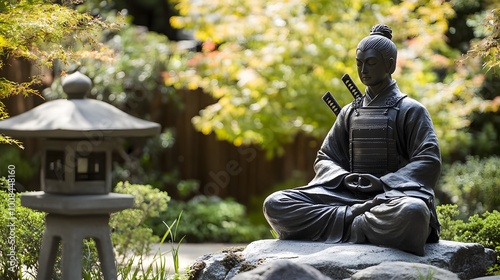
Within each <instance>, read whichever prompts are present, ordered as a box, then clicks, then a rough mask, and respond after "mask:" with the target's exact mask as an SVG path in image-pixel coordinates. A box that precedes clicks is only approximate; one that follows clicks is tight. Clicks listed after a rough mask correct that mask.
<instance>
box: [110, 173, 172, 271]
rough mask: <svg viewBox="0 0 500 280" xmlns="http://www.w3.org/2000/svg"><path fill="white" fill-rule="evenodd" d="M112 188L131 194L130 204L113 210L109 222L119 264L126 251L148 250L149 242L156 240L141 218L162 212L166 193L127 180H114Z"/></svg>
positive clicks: (165, 203)
mask: <svg viewBox="0 0 500 280" xmlns="http://www.w3.org/2000/svg"><path fill="white" fill-rule="evenodd" d="M114 191H115V192H117V193H122V194H130V195H133V196H134V207H133V208H132V209H125V210H123V211H120V212H117V213H113V214H112V215H111V220H110V222H109V224H110V226H111V228H113V233H112V235H111V237H112V240H113V244H114V247H115V250H116V252H117V255H118V261H119V263H123V262H124V261H125V258H126V256H127V255H128V254H129V253H132V254H134V255H140V256H142V255H144V254H147V253H149V251H150V250H151V245H152V244H153V243H156V242H159V241H160V239H159V237H158V236H156V235H154V234H153V230H152V229H151V228H149V227H148V226H147V224H146V223H145V221H146V220H147V219H151V218H155V217H158V216H159V215H160V213H162V212H165V211H166V210H167V203H168V202H169V201H170V196H168V194H167V193H166V192H163V191H160V190H158V189H155V188H153V187H152V186H150V185H136V184H129V183H128V182H124V183H123V182H120V183H118V184H117V185H116V187H115V189H114ZM165 231H166V229H165V228H163V233H164V232H165Z"/></svg>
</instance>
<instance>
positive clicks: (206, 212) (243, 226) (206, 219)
mask: <svg viewBox="0 0 500 280" xmlns="http://www.w3.org/2000/svg"><path fill="white" fill-rule="evenodd" d="M181 212H182V220H183V222H181V223H180V224H179V227H178V233H177V234H178V236H186V239H185V240H186V241H187V242H228V243H238V242H250V241H254V240H257V239H261V238H264V237H267V234H268V228H267V227H266V226H263V225H254V224H252V223H250V221H249V220H248V218H247V216H246V209H245V207H244V206H243V205H242V204H239V203H237V202H235V201H234V200H232V199H221V198H219V197H216V196H203V195H200V196H196V197H194V198H192V199H191V200H189V201H187V202H183V201H175V200H172V201H171V202H170V203H169V209H168V211H165V212H163V213H162V214H161V215H160V216H159V217H158V218H154V219H150V220H149V221H148V224H149V225H150V227H152V228H153V230H154V232H155V234H157V235H159V236H162V235H163V234H164V233H165V225H164V224H163V223H162V221H174V220H175V219H176V218H177V216H178V215H179V213H181Z"/></svg>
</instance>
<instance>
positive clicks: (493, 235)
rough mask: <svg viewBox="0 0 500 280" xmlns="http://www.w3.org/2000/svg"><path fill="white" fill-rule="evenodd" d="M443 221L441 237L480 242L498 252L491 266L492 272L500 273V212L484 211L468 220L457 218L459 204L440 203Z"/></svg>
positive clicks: (439, 208) (440, 218) (440, 216)
mask: <svg viewBox="0 0 500 280" xmlns="http://www.w3.org/2000/svg"><path fill="white" fill-rule="evenodd" d="M437 212H438V218H439V220H440V221H441V225H442V229H441V239H445V240H452V241H459V242H468V243H479V244H481V245H483V246H484V247H486V248H490V249H493V250H495V251H496V253H497V263H496V264H495V265H493V266H492V267H491V268H489V273H490V274H499V275H500V212H498V211H497V210H493V211H492V212H488V211H487V212H484V213H483V214H481V215H479V214H475V215H473V216H470V217H469V218H468V220H467V221H466V222H464V221H462V220H460V219H457V217H458V216H459V211H458V206H457V205H450V204H447V205H440V206H438V207H437Z"/></svg>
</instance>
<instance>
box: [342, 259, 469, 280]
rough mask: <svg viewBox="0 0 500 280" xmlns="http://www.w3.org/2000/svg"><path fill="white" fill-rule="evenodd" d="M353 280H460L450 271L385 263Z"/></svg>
mask: <svg viewBox="0 0 500 280" xmlns="http://www.w3.org/2000/svg"><path fill="white" fill-rule="evenodd" d="M350 279H351V280H391V279H394V280H417V279H432V280H459V278H458V276H457V275H456V274H455V273H453V272H450V271H448V270H444V269H442V268H439V267H435V266H433V265H429V264H423V263H407V262H385V263H381V264H379V265H375V266H371V267H369V268H365V269H363V270H361V271H358V272H356V273H355V274H353V275H352V276H351V278H350Z"/></svg>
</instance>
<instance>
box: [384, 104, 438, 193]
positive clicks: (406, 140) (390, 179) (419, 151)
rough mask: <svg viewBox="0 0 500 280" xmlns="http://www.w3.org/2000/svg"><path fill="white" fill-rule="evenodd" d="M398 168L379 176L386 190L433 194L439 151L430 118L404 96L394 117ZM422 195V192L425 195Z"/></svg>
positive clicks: (421, 106)
mask: <svg viewBox="0 0 500 280" xmlns="http://www.w3.org/2000/svg"><path fill="white" fill-rule="evenodd" d="M397 126H398V149H399V154H400V168H399V169H398V170H397V171H396V172H393V173H388V174H386V175H384V176H382V177H381V178H380V179H381V180H382V182H383V183H384V185H385V188H386V189H385V191H390V190H393V189H395V190H398V191H402V192H404V193H405V194H407V195H411V196H419V194H422V195H424V194H426V195H427V196H431V197H434V191H433V189H434V187H435V186H436V184H437V181H438V179H439V175H440V173H441V154H440V149H439V143H438V139H437V136H436V133H435V131H434V126H433V124H432V120H431V117H430V115H429V113H428V111H427V109H425V107H424V106H423V105H422V104H420V103H419V102H417V101H415V100H413V99H411V98H405V99H404V100H403V102H402V104H401V106H400V112H399V114H398V120H397ZM424 196H425V195H424Z"/></svg>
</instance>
